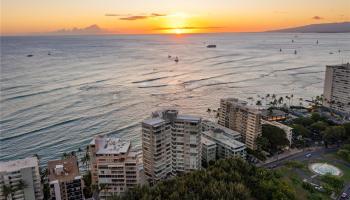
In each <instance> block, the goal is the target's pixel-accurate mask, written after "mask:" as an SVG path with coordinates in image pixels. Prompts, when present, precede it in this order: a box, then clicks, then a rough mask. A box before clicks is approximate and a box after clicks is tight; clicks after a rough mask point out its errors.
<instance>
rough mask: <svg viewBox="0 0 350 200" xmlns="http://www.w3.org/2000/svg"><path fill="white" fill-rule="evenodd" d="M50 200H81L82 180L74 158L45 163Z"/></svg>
mask: <svg viewBox="0 0 350 200" xmlns="http://www.w3.org/2000/svg"><path fill="white" fill-rule="evenodd" d="M47 169H48V178H49V184H50V194H51V199H52V200H81V199H83V180H82V177H81V176H80V173H79V167H78V161H77V158H76V157H75V156H69V157H68V158H66V159H63V160H51V161H49V162H48V163H47Z"/></svg>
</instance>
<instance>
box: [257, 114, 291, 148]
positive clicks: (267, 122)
mask: <svg viewBox="0 0 350 200" xmlns="http://www.w3.org/2000/svg"><path fill="white" fill-rule="evenodd" d="M261 123H262V124H269V125H272V126H276V127H278V128H280V129H282V130H283V131H284V132H285V133H286V138H287V139H288V141H289V146H291V145H292V141H293V128H292V127H290V126H287V125H285V124H282V123H279V122H276V121H266V120H261Z"/></svg>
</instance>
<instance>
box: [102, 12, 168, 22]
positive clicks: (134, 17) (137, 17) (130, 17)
mask: <svg viewBox="0 0 350 200" xmlns="http://www.w3.org/2000/svg"><path fill="white" fill-rule="evenodd" d="M105 16H106V17H119V20H129V21H134V20H142V19H149V18H155V17H165V16H167V15H166V14H160V13H151V14H148V15H121V14H114V13H108V14H105Z"/></svg>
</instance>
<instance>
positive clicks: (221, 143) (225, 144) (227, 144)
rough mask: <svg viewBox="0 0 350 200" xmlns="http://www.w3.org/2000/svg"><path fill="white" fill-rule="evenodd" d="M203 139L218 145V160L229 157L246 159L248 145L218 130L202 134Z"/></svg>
mask: <svg viewBox="0 0 350 200" xmlns="http://www.w3.org/2000/svg"><path fill="white" fill-rule="evenodd" d="M202 137H204V138H206V139H208V140H210V141H212V142H214V143H215V144H216V159H220V158H228V157H241V158H243V159H245V158H246V145H245V144H244V143H242V142H240V141H237V140H235V139H234V138H232V137H229V136H227V135H225V134H224V133H223V132H222V131H220V130H218V129H214V130H208V131H204V132H202Z"/></svg>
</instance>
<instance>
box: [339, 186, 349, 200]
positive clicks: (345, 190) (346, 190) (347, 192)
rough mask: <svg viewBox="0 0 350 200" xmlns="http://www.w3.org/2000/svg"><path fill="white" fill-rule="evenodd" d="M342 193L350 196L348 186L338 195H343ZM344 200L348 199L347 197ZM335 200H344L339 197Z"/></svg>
mask: <svg viewBox="0 0 350 200" xmlns="http://www.w3.org/2000/svg"><path fill="white" fill-rule="evenodd" d="M344 192H345V193H346V194H348V195H350V184H348V185H346V186H345V187H344V189H343V191H342V192H341V193H340V195H341V194H343V193H344ZM346 199H349V197H348V198H346ZM337 200H345V199H344V198H341V196H339V197H338V198H337Z"/></svg>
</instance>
